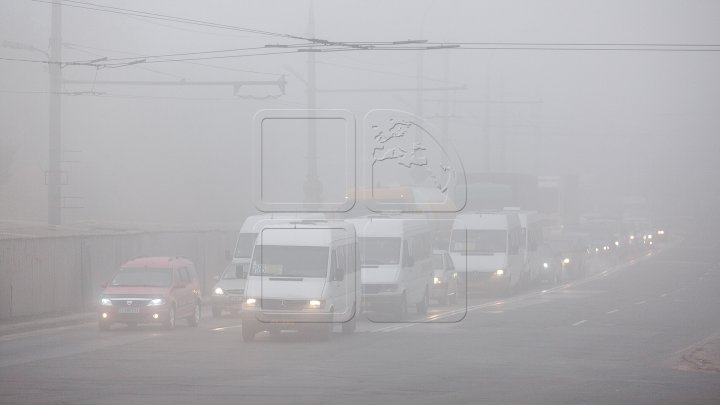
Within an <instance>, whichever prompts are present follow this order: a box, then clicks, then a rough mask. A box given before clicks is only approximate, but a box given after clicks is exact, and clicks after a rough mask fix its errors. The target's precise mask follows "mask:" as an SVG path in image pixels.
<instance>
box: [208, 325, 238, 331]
mask: <svg viewBox="0 0 720 405" xmlns="http://www.w3.org/2000/svg"><path fill="white" fill-rule="evenodd" d="M234 328H242V324H240V325H232V326H221V327H219V328H214V329H210V330H211V331H213V332H217V331H222V330H225V329H234Z"/></svg>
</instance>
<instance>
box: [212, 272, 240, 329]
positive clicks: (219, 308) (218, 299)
mask: <svg viewBox="0 0 720 405" xmlns="http://www.w3.org/2000/svg"><path fill="white" fill-rule="evenodd" d="M247 267H248V265H247V263H237V262H233V263H230V264H228V265H227V267H225V270H223V272H222V275H220V276H219V277H216V278H217V280H218V281H217V282H216V283H215V286H213V290H212V294H211V295H210V301H211V303H212V314H213V316H214V317H216V318H219V317H221V316H222V314H223V311H230V312H231V313H233V314H237V313H238V312H240V310H241V309H242V302H243V299H244V298H245V282H246V281H247Z"/></svg>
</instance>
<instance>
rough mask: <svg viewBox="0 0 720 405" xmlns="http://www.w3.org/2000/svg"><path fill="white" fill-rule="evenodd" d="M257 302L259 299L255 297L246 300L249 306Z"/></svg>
mask: <svg viewBox="0 0 720 405" xmlns="http://www.w3.org/2000/svg"><path fill="white" fill-rule="evenodd" d="M256 304H257V300H256V299H255V298H248V299H246V300H245V305H247V306H249V307H254V306H255V305H256Z"/></svg>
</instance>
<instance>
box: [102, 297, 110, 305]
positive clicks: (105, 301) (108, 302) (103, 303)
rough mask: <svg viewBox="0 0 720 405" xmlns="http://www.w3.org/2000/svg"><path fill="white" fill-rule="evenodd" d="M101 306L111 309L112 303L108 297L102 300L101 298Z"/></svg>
mask: <svg viewBox="0 0 720 405" xmlns="http://www.w3.org/2000/svg"><path fill="white" fill-rule="evenodd" d="M100 305H103V306H106V307H111V306H112V301H111V300H110V298H108V297H102V298H100Z"/></svg>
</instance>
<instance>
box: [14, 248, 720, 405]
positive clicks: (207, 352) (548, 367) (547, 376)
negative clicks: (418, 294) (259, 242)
mask: <svg viewBox="0 0 720 405" xmlns="http://www.w3.org/2000/svg"><path fill="white" fill-rule="evenodd" d="M719 292H720V249H718V245H717V244H716V243H714V242H713V243H703V242H700V243H698V241H697V240H693V238H687V239H685V240H684V241H682V242H679V243H676V244H675V245H673V246H668V247H666V248H665V249H662V250H657V251H655V252H652V253H650V254H643V255H639V256H637V257H635V258H634V259H632V260H628V261H626V262H623V263H620V264H619V265H617V266H614V267H607V268H604V269H601V271H598V272H595V273H593V274H590V275H588V276H587V277H586V278H584V279H581V280H573V281H571V282H568V283H565V284H562V285H559V286H554V287H549V286H537V287H535V288H533V289H531V290H526V291H523V292H520V293H517V294H515V295H513V296H510V297H505V298H500V299H498V298H488V297H482V296H471V297H470V298H469V299H468V301H467V308H465V305H462V306H460V308H457V307H456V308H448V307H433V309H432V311H431V312H430V315H429V317H428V318H427V319H425V321H429V322H431V323H402V324H381V323H373V322H369V321H367V320H364V321H363V322H361V323H360V324H359V325H358V331H357V333H355V334H354V335H343V334H342V333H339V332H336V333H334V334H333V336H332V338H331V339H330V340H329V341H316V340H307V339H305V338H304V337H303V336H302V335H299V334H296V333H285V332H284V333H282V334H281V335H278V336H275V335H273V336H270V335H268V334H261V335H258V337H257V339H256V341H255V342H251V343H244V342H243V341H242V339H241V328H240V320H239V318H237V317H231V316H228V317H224V318H221V319H212V318H209V317H207V318H205V319H204V320H203V322H202V323H201V326H200V327H199V328H190V327H186V326H185V325H184V323H180V325H179V326H178V327H177V328H176V329H175V330H173V331H164V330H162V329H161V328H159V327H154V326H148V327H138V328H136V329H128V328H125V327H122V326H120V327H118V328H117V329H115V330H113V331H111V332H109V333H108V332H100V331H98V330H97V327H96V325H95V324H82V325H74V326H65V327H58V328H51V329H43V330H35V331H31V332H23V333H14V334H7V335H4V336H0V403H3V404H5V403H44V402H52V403H68V404H96V403H117V404H128V403H152V404H185V403H192V404H196V403H213V404H222V403H229V404H238V403H308V404H316V403H403V404H404V403H411V404H425V403H427V404H438V403H468V404H477V403H506V404H507V403H513V404H523V403H526V404H562V403H567V404H579V403H598V404H600V403H602V404H612V403H622V404H664V403H667V404H677V403H685V404H689V403H692V404H695V403H698V404H703V403H706V404H718V403H720V372H717V370H718V369H719V368H718V366H720V365H718V364H715V365H714V367H715V368H714V369H713V365H711V364H701V363H703V362H704V361H706V360H702V359H700V360H698V359H699V358H700V357H701V356H700V357H698V353H700V354H702V353H703V351H704V350H710V349H707V347H708V346H707V345H708V344H709V343H712V342H716V341H720V339H718V338H719V337H720V293H719ZM338 329H339V328H338ZM703 345H705V346H703ZM703 365H704V366H706V367H700V366H703ZM713 370H715V371H713Z"/></svg>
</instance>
